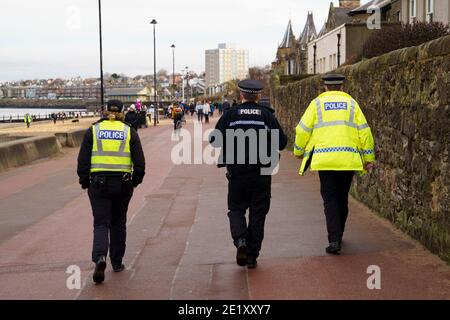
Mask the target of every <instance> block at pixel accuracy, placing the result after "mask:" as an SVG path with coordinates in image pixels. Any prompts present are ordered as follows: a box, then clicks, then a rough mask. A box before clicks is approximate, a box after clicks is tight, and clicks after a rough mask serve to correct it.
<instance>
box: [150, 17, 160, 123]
mask: <svg viewBox="0 0 450 320" xmlns="http://www.w3.org/2000/svg"><path fill="white" fill-rule="evenodd" d="M150 24H152V25H153V88H154V101H155V116H154V119H153V125H154V126H156V124H157V123H159V119H158V118H159V114H158V113H159V110H158V101H157V97H156V28H155V27H156V25H157V24H158V22H156V20H155V19H153V20H152V21H151V22H150Z"/></svg>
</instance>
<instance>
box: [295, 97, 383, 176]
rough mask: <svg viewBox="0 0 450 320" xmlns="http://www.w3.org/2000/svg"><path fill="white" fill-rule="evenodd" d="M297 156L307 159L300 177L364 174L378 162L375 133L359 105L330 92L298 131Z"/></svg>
mask: <svg viewBox="0 0 450 320" xmlns="http://www.w3.org/2000/svg"><path fill="white" fill-rule="evenodd" d="M294 154H295V155H296V156H303V162H302V165H301V167H300V172H299V174H300V175H303V174H304V172H305V170H306V169H307V165H308V164H309V163H310V168H311V170H312V171H320V170H331V171H360V172H364V164H365V163H370V162H374V161H375V147H374V140H373V136H372V132H371V130H370V127H369V125H368V124H367V121H366V118H365V117H364V114H363V113H362V111H361V108H360V107H359V105H358V103H357V102H356V101H355V100H354V99H353V98H352V97H351V96H350V95H349V94H347V93H345V92H341V91H328V92H325V93H322V94H321V95H320V96H319V97H317V99H315V100H313V101H312V102H311V104H310V105H309V106H308V108H307V109H306V111H305V113H304V114H303V117H302V119H301V120H300V122H299V124H298V126H297V128H296V137H295V146H294Z"/></svg>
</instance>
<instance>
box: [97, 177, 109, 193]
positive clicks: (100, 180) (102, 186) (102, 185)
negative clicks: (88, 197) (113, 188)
mask: <svg viewBox="0 0 450 320" xmlns="http://www.w3.org/2000/svg"><path fill="white" fill-rule="evenodd" d="M94 183H95V185H96V186H97V188H98V189H99V190H100V191H103V192H105V191H106V190H107V189H108V184H107V178H106V177H105V176H96V177H95V178H94Z"/></svg>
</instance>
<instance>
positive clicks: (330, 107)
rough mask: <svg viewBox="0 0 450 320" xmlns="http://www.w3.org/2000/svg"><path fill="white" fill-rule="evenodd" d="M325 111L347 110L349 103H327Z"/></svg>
mask: <svg viewBox="0 0 450 320" xmlns="http://www.w3.org/2000/svg"><path fill="white" fill-rule="evenodd" d="M324 106H325V111H332V110H347V102H325V104H324Z"/></svg>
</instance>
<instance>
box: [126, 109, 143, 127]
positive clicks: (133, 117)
mask: <svg viewBox="0 0 450 320" xmlns="http://www.w3.org/2000/svg"><path fill="white" fill-rule="evenodd" d="M125 122H126V123H128V124H129V125H130V126H131V127H132V128H133V129H134V130H136V131H138V128H139V124H140V122H141V117H140V115H139V114H138V113H137V112H136V107H135V106H134V104H132V105H131V106H130V108H128V112H127V114H126V115H125Z"/></svg>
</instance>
